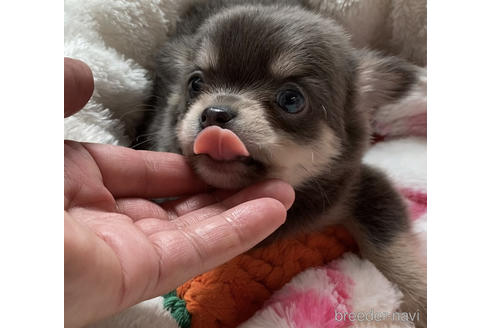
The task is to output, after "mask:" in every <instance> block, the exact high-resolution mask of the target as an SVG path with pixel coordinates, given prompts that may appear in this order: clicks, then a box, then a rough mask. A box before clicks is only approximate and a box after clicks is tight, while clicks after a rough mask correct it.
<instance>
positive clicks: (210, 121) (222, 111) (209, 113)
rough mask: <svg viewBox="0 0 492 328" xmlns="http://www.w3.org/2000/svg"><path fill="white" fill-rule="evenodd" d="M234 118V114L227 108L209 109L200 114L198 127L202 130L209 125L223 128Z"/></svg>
mask: <svg viewBox="0 0 492 328" xmlns="http://www.w3.org/2000/svg"><path fill="white" fill-rule="evenodd" d="M235 116H236V113H235V112H234V111H233V110H232V109H230V108H228V107H209V108H206V109H205V110H204V111H203V112H202V115H201V117H200V125H201V126H202V128H206V127H207V126H211V125H218V126H220V127H224V125H225V124H226V123H227V122H229V121H230V120H232V119H233V118H234V117H235Z"/></svg>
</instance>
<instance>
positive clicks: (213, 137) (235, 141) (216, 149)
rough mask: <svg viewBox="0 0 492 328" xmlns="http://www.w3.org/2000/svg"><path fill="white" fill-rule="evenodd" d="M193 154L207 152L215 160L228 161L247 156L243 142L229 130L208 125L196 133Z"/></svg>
mask: <svg viewBox="0 0 492 328" xmlns="http://www.w3.org/2000/svg"><path fill="white" fill-rule="evenodd" d="M193 152H194V153H195V154H207V155H209V156H210V157H212V158H213V159H215V160H217V161H230V160H233V159H235V158H236V157H238V156H249V152H248V150H247V149H246V146H245V145H244V143H243V142H242V141H241V139H239V137H238V136H237V135H236V134H235V133H234V132H232V131H231V130H227V129H222V128H220V127H218V126H215V125H214V126H209V127H208V128H206V129H205V130H203V131H202V132H200V133H199V134H198V136H197V137H196V139H195V143H194V145H193Z"/></svg>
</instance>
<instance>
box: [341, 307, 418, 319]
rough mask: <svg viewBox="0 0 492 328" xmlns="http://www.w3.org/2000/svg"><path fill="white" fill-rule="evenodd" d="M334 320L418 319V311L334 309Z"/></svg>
mask: <svg viewBox="0 0 492 328" xmlns="http://www.w3.org/2000/svg"><path fill="white" fill-rule="evenodd" d="M335 320H336V321H347V320H348V321H352V322H354V321H386V320H391V321H412V322H415V321H419V320H420V312H419V311H417V312H414V313H408V312H374V309H371V311H369V312H338V311H337V310H335Z"/></svg>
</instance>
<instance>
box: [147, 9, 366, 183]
mask: <svg viewBox="0 0 492 328" xmlns="http://www.w3.org/2000/svg"><path fill="white" fill-rule="evenodd" d="M168 49H170V50H166V51H167V53H165V54H164V56H165V59H163V64H166V65H170V66H172V67H173V70H174V72H175V74H176V75H177V76H178V78H177V81H176V80H174V81H173V82H172V84H173V87H172V88H171V89H170V90H169V93H170V94H171V95H170V96H169V100H168V102H167V108H166V110H165V111H166V113H165V114H163V115H165V116H166V118H165V119H164V121H166V120H167V121H169V122H172V123H170V124H163V123H162V120H161V121H159V122H160V123H158V124H160V129H161V135H162V138H161V139H162V140H163V141H161V142H158V145H157V149H158V150H164V151H169V150H173V149H174V150H176V151H180V152H182V153H183V154H184V155H185V156H186V157H187V158H188V159H189V160H190V162H191V163H192V165H193V167H194V168H195V170H196V172H197V173H198V174H199V175H200V176H201V177H202V178H203V179H204V180H205V181H206V182H207V183H209V184H210V185H213V186H216V187H219V188H238V187H243V186H245V185H248V184H251V183H253V182H255V181H257V180H261V179H265V178H280V179H282V180H285V181H287V182H289V183H291V184H292V185H293V186H296V187H299V186H302V184H303V183H306V182H307V181H309V179H311V178H314V177H317V176H319V175H321V174H327V173H329V171H330V168H334V167H336V166H337V162H338V161H339V159H340V158H341V157H343V156H345V155H344V153H345V152H346V150H347V148H349V147H350V146H351V145H352V146H353V145H354V144H356V143H358V146H357V147H358V148H361V147H362V144H363V143H364V142H363V140H365V134H364V133H358V134H357V133H353V131H347V129H348V125H347V124H346V121H347V120H349V121H350V124H351V125H350V126H351V127H350V129H354V126H355V125H354V124H355V123H354V122H359V121H360V120H359V118H357V117H353V116H354V115H355V114H354V110H353V107H354V102H355V99H354V97H355V92H354V90H353V89H354V79H355V70H356V67H355V66H356V63H355V60H354V55H353V50H352V48H351V47H350V46H349V44H348V41H347V37H346V36H345V34H344V33H343V32H342V30H341V29H339V28H338V27H337V26H336V25H335V24H333V23H332V22H331V21H329V20H326V19H322V18H320V17H318V16H316V15H314V14H311V13H308V12H305V11H302V10H299V9H289V8H287V9H279V8H268V7H260V8H255V7H241V8H235V9H232V10H228V11H225V12H223V13H220V14H218V15H215V16H213V17H212V18H211V19H209V20H208V21H207V22H206V23H205V24H204V25H202V26H201V27H200V28H199V29H198V30H197V31H196V32H195V33H194V34H193V35H192V36H190V37H186V38H183V39H180V40H177V41H175V42H174V44H171V45H170V46H169V48H168ZM166 51H165V52H166ZM170 58H172V59H170ZM168 72H169V71H168ZM357 124H358V125H360V127H359V128H360V129H363V127H362V125H363V124H362V123H360V124H359V123H357ZM357 124H356V125H357ZM168 129H171V131H172V132H171V134H173V135H175V139H174V138H173V137H170V136H169V133H168V132H167V130H168ZM356 135H357V137H355V136H356ZM351 138H352V139H354V138H355V139H357V140H355V139H354V140H351ZM169 140H174V141H173V142H172V143H173V144H172V145H170V144H169V143H170V141H169ZM354 147H355V146H354ZM356 157H357V156H356Z"/></svg>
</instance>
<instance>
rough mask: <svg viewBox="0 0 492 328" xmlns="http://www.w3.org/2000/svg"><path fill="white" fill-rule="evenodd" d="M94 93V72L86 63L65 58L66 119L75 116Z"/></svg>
mask: <svg viewBox="0 0 492 328" xmlns="http://www.w3.org/2000/svg"><path fill="white" fill-rule="evenodd" d="M93 91H94V78H93V76H92V71H91V69H90V68H89V66H87V64H85V63H84V62H82V61H80V60H76V59H72V58H67V57H65V117H68V116H70V115H72V114H75V113H76V112H77V111H79V110H80V109H82V107H84V105H85V104H86V103H87V102H88V101H89V99H90V97H91V96H92V92H93Z"/></svg>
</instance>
